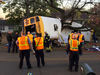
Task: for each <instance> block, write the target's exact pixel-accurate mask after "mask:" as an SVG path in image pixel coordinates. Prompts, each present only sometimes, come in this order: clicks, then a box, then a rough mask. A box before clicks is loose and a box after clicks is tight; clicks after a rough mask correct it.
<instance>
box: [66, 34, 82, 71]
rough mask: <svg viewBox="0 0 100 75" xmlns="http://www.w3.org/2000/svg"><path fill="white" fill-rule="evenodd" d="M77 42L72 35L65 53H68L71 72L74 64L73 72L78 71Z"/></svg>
mask: <svg viewBox="0 0 100 75" xmlns="http://www.w3.org/2000/svg"><path fill="white" fill-rule="evenodd" d="M79 45H80V43H79V41H78V40H77V39H76V36H75V35H72V39H71V40H69V43H68V47H67V48H68V49H67V51H66V53H67V54H68V53H69V69H68V71H70V72H72V68H73V66H74V64H75V71H76V72H77V71H78V61H79Z"/></svg>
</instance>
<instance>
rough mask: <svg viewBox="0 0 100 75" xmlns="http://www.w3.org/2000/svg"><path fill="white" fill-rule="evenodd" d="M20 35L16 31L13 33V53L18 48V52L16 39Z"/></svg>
mask: <svg viewBox="0 0 100 75" xmlns="http://www.w3.org/2000/svg"><path fill="white" fill-rule="evenodd" d="M18 37H19V35H18V32H17V31H16V32H15V34H13V35H12V39H13V53H14V50H15V49H16V53H18V46H17V45H16V40H17V38H18Z"/></svg>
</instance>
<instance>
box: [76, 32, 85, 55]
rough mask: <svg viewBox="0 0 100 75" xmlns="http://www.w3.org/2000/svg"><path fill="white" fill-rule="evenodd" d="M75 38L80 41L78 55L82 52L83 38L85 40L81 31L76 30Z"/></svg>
mask: <svg viewBox="0 0 100 75" xmlns="http://www.w3.org/2000/svg"><path fill="white" fill-rule="evenodd" d="M77 40H78V41H79V42H80V46H79V49H80V55H81V54H83V52H82V45H83V44H84V40H85V38H84V35H83V34H81V31H79V32H78V38H77Z"/></svg>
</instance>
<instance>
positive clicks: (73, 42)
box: [69, 40, 79, 51]
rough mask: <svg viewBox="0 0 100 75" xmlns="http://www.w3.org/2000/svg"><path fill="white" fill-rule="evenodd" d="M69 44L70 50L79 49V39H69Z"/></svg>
mask: <svg viewBox="0 0 100 75" xmlns="http://www.w3.org/2000/svg"><path fill="white" fill-rule="evenodd" d="M69 45H70V50H71V51H78V45H79V41H77V40H70V41H69Z"/></svg>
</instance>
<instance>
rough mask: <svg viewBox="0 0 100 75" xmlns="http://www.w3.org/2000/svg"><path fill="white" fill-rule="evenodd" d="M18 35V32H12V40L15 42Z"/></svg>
mask: <svg viewBox="0 0 100 75" xmlns="http://www.w3.org/2000/svg"><path fill="white" fill-rule="evenodd" d="M18 37H19V35H18V34H14V35H13V36H12V38H13V39H14V42H16V40H17V38H18Z"/></svg>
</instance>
